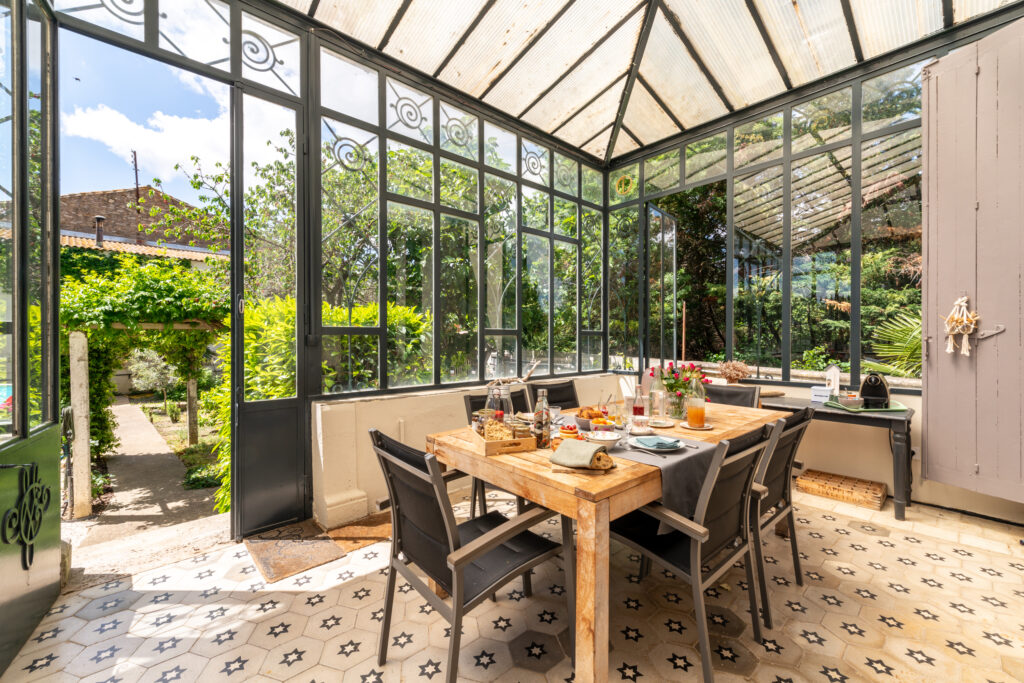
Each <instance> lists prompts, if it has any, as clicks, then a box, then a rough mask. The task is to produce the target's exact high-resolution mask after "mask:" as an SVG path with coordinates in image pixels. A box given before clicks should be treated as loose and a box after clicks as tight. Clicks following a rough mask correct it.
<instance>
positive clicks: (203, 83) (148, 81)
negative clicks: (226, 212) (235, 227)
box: [58, 31, 230, 201]
mask: <svg viewBox="0 0 1024 683" xmlns="http://www.w3.org/2000/svg"><path fill="white" fill-rule="evenodd" d="M58 74H59V78H60V109H61V112H60V118H61V123H60V130H61V141H60V142H61V148H60V155H61V159H60V161H61V163H60V189H61V193H62V194H70V193H75V192H90V191H94V190H105V189H114V188H126V187H133V186H134V182H135V178H134V174H133V171H132V165H131V151H132V149H135V150H136V151H137V152H138V155H139V182H140V184H143V185H145V184H150V183H151V182H152V180H153V178H160V179H161V180H162V181H163V183H164V189H165V191H167V192H168V193H170V194H172V195H174V196H176V197H180V198H181V199H184V200H186V201H194V200H195V194H196V193H195V191H193V190H192V188H191V187H189V185H188V183H187V182H186V181H185V177H184V175H183V174H182V173H181V172H178V171H174V170H173V168H174V164H175V163H179V162H180V163H185V162H187V161H188V157H189V156H190V155H192V154H195V155H197V156H199V157H200V159H202V160H203V164H204V166H212V163H213V161H214V160H220V161H224V162H225V163H226V162H227V161H228V154H229V143H230V128H229V118H228V92H229V90H228V87H227V86H225V85H222V84H220V83H217V82H215V81H212V80H211V79H207V78H203V77H201V76H196V75H194V74H190V73H188V72H185V71H182V70H180V69H175V68H172V67H170V66H167V65H165V64H163V63H161V62H158V61H156V60H152V59H148V58H146V57H141V56H139V55H136V54H134V53H132V52H128V51H126V50H121V49H119V48H116V47H112V46H109V45H106V44H105V43H101V42H99V41H96V40H93V39H90V38H86V37H83V36H80V35H78V34H75V33H72V32H70V31H61V34H60V65H59V70H58Z"/></svg>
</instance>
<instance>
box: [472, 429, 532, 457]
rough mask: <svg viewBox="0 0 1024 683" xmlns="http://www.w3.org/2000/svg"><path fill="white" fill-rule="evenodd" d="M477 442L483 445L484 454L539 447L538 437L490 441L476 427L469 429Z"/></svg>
mask: <svg viewBox="0 0 1024 683" xmlns="http://www.w3.org/2000/svg"><path fill="white" fill-rule="evenodd" d="M469 431H470V432H471V433H472V434H473V436H474V437H475V438H476V440H477V442H478V443H479V444H480V445H481V446H483V449H484V455H500V454H501V453H518V452H520V451H532V450H536V448H537V439H536V438H535V437H532V436H528V437H526V438H523V439H506V440H504V441H488V440H487V439H485V438H484V437H482V436H480V435H479V434H478V433H477V432H476V430H475V429H471V430H469Z"/></svg>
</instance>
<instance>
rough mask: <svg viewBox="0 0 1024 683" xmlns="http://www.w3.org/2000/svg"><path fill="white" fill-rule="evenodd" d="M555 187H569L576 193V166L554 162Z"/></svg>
mask: <svg viewBox="0 0 1024 683" xmlns="http://www.w3.org/2000/svg"><path fill="white" fill-rule="evenodd" d="M555 187H557V188H559V189H562V188H569V191H570V192H572V193H573V194H575V193H576V166H575V165H574V164H555Z"/></svg>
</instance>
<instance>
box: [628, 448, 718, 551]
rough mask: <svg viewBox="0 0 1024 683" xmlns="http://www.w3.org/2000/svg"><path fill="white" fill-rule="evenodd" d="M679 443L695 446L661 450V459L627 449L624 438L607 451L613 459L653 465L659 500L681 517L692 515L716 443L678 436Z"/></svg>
mask: <svg viewBox="0 0 1024 683" xmlns="http://www.w3.org/2000/svg"><path fill="white" fill-rule="evenodd" d="M680 441H681V442H682V443H685V444H691V445H693V446H696V447H697V448H683V449H681V450H678V451H672V452H669V453H665V456H666V457H664V458H662V457H659V456H657V455H652V454H650V453H645V452H643V451H635V450H633V449H632V448H630V446H629V444H628V443H626V441H625V439H623V441H622V445H621V446H617V447H615V448H614V449H612V451H611V454H612V455H614V456H615V457H617V458H625V459H626V460H632V461H633V462H640V463H643V464H645V465H653V466H655V467H657V468H658V469H660V470H661V503H662V505H664V506H665V507H667V508H668V509H669V510H671V511H672V512H676V513H678V514H680V515H683V516H684V517H689V518H692V517H693V513H694V510H695V509H696V507H697V499H698V498H699V497H700V490H701V487H703V486H704V477H706V476H707V473H708V467H709V466H710V465H711V457H712V455H714V453H715V448H716V444H713V443H707V442H704V441H690V440H688V439H680ZM669 530H670V529H669V528H668V527H667V526H666V525H664V524H662V525H661V528H659V529H658V533H667V532H668V531H669Z"/></svg>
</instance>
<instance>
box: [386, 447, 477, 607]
mask: <svg viewBox="0 0 1024 683" xmlns="http://www.w3.org/2000/svg"><path fill="white" fill-rule="evenodd" d="M370 440H371V441H372V442H373V450H374V451H376V453H377V460H378V462H380V468H381V470H382V471H383V472H384V480H385V482H387V486H388V494H389V495H390V496H391V535H392V541H393V548H392V553H393V554H397V553H399V552H402V553H404V554H405V556H406V557H407V558H409V559H410V560H411V561H412V562H414V563H415V564H416V565H417V566H418V567H419V568H420V569H422V570H423V571H424V572H425V573H426V574H427V576H429V577H430V578H432V579H434V580H435V581H437V582H438V583H440V584H441V585H442V586H445V587H446V588H449V587H450V586H451V581H452V574H451V570H450V569H449V568H448V562H447V557H448V554H449V553H451V552H453V551H454V550H456V549H458V547H459V535H458V531H457V526H456V524H455V515H454V514H453V513H452V506H451V501H450V500H449V499H448V490H447V488H446V487H445V485H444V480H443V479H442V478H441V467H440V465H439V464H438V462H437V459H436V458H435V457H434V456H433V455H431V454H428V453H424V452H423V451H420V450H417V449H415V448H411V447H409V446H406V445H405V444H403V443H401V442H399V441H396V440H395V439H392V438H391V437H389V436H386V435H384V434H382V433H381V432H380V431H378V430H376V429H371V430H370Z"/></svg>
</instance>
